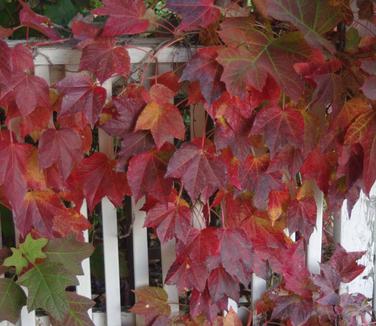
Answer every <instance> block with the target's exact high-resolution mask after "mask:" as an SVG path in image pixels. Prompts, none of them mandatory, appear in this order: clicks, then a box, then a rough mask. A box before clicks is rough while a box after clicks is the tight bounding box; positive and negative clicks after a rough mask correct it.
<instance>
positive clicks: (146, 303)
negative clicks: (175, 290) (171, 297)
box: [130, 286, 171, 325]
mask: <svg viewBox="0 0 376 326" xmlns="http://www.w3.org/2000/svg"><path fill="white" fill-rule="evenodd" d="M135 294H136V298H137V303H136V304H135V305H134V306H133V307H132V308H131V309H130V311H131V312H133V313H135V314H138V315H142V316H144V317H145V321H146V324H147V325H154V320H155V319H157V318H158V317H160V316H166V317H168V316H170V314H171V308H170V305H169V304H168V295H167V293H166V291H165V290H164V289H162V288H158V287H151V286H146V287H143V288H140V289H137V290H135Z"/></svg>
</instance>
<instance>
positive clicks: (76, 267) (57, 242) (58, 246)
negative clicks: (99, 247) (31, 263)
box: [43, 237, 94, 275]
mask: <svg viewBox="0 0 376 326" xmlns="http://www.w3.org/2000/svg"><path fill="white" fill-rule="evenodd" d="M93 250H94V248H93V245H92V244H90V243H84V242H81V241H77V240H75V239H74V238H72V237H67V238H59V239H51V240H49V241H48V244H47V246H46V247H45V248H44V250H43V252H44V253H45V254H46V255H47V259H46V260H47V261H49V262H52V263H60V264H61V265H63V266H64V268H65V270H66V271H68V272H69V273H71V274H74V275H82V274H83V272H82V266H81V262H82V261H83V260H84V259H86V258H88V257H90V256H91V254H92V253H93Z"/></svg>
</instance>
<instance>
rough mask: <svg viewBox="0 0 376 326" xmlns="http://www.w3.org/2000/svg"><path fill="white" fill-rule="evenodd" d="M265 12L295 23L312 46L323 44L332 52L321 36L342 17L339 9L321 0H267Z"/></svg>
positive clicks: (329, 44) (330, 46)
mask: <svg viewBox="0 0 376 326" xmlns="http://www.w3.org/2000/svg"><path fill="white" fill-rule="evenodd" d="M265 6H266V8H267V9H266V10H267V13H268V14H269V15H270V16H272V17H273V18H275V19H278V20H282V21H288V22H290V23H292V24H293V25H295V26H296V27H297V28H298V29H299V30H300V31H301V32H302V33H303V34H304V37H305V39H306V40H307V42H308V43H310V45H312V47H315V48H317V47H320V46H323V47H325V48H326V49H328V50H330V51H331V52H334V46H333V45H332V44H331V43H330V42H329V41H328V40H326V39H325V38H324V37H323V34H325V33H327V32H329V31H331V30H332V29H333V28H334V27H336V26H337V24H338V23H339V22H340V21H341V19H343V17H342V13H341V10H338V9H337V8H335V7H334V6H331V5H330V4H329V2H326V1H321V0H303V1H299V2H296V1H294V0H267V1H266V3H265Z"/></svg>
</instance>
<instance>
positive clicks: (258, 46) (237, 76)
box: [217, 28, 310, 99]
mask: <svg viewBox="0 0 376 326" xmlns="http://www.w3.org/2000/svg"><path fill="white" fill-rule="evenodd" d="M233 33H234V32H233V30H232V29H231V28H229V29H226V30H223V31H222V32H221V33H220V35H221V37H222V38H224V39H225V38H226V37H227V36H226V34H231V35H232V34H233ZM240 37H241V35H240ZM227 45H229V47H228V48H224V49H221V50H219V51H218V58H217V61H218V62H219V63H220V64H221V65H222V66H223V69H224V70H223V74H222V78H221V80H222V81H224V82H225V84H226V88H227V90H228V91H229V92H230V93H231V94H232V95H236V96H239V97H244V90H246V89H248V88H250V87H252V88H254V89H256V90H258V91H260V92H262V91H263V88H264V86H265V84H266V81H267V78H268V75H269V74H270V75H271V76H272V77H273V78H274V80H275V81H276V82H277V83H278V85H279V86H280V87H281V88H282V89H283V90H284V91H285V92H286V93H287V94H288V95H289V96H290V97H291V98H293V99H298V98H299V97H300V96H301V95H302V93H303V91H304V83H303V80H302V79H301V78H300V77H299V76H298V74H297V73H296V71H295V70H294V67H293V65H294V64H295V63H297V62H300V61H304V60H305V58H306V57H307V56H308V55H309V54H310V49H309V47H308V46H307V44H306V43H305V42H304V40H303V39H302V36H301V34H300V33H296V32H295V33H287V34H284V35H283V36H281V37H279V38H276V39H273V38H270V37H268V36H266V35H264V34H263V33H262V32H260V31H258V30H255V29H250V30H247V32H246V35H245V38H244V39H239V40H238V44H227Z"/></svg>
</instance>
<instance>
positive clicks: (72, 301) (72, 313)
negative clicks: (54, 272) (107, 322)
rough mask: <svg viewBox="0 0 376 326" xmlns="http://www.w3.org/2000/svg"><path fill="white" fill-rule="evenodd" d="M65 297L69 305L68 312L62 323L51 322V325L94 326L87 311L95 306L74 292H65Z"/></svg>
mask: <svg viewBox="0 0 376 326" xmlns="http://www.w3.org/2000/svg"><path fill="white" fill-rule="evenodd" d="M66 296H67V298H68V304H69V308H68V312H67V313H66V316H65V318H64V319H63V320H62V321H58V320H53V325H56V326H67V325H72V326H94V323H93V321H92V320H91V318H90V317H89V314H88V310H89V309H91V308H92V307H93V306H94V305H95V302H94V301H92V300H90V299H88V298H86V297H83V296H81V295H78V294H76V293H74V292H66Z"/></svg>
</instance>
